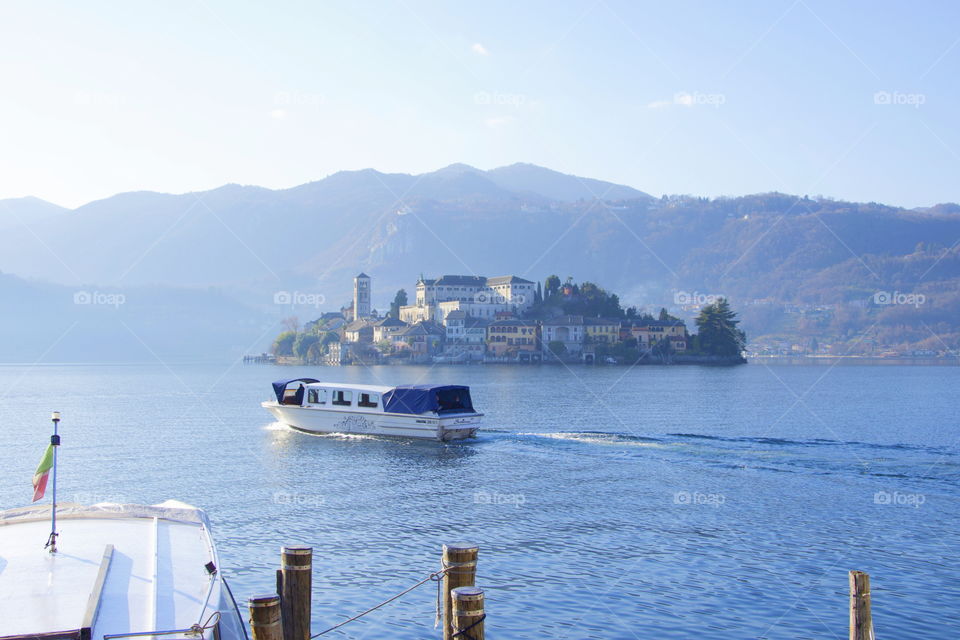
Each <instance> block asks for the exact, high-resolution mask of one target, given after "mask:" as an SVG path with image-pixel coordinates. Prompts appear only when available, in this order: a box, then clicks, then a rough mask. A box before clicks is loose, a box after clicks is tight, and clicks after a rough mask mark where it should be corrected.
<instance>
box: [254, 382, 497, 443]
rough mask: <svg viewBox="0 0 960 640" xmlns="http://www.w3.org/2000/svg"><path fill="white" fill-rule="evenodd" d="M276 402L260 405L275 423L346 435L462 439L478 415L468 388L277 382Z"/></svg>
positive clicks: (477, 425) (474, 427)
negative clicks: (274, 419) (271, 415)
mask: <svg viewBox="0 0 960 640" xmlns="http://www.w3.org/2000/svg"><path fill="white" fill-rule="evenodd" d="M273 391H274V394H275V395H276V398H277V399H276V400H270V401H267V402H264V403H262V406H263V407H264V408H265V409H267V410H268V411H269V412H270V413H272V414H273V416H274V417H275V418H276V419H277V420H278V421H279V422H282V423H284V424H286V425H289V426H290V427H292V428H294V429H297V430H299V431H305V432H307V433H345V434H367V435H382V436H402V437H408V438H427V439H433V440H441V441H445V440H460V439H463V438H470V437H473V436H474V435H476V433H477V429H479V428H480V418H481V417H482V416H483V414H482V413H478V412H477V411H475V410H474V408H473V401H472V400H471V398H470V387H465V386H460V385H408V386H400V387H385V386H375V385H358V384H344V383H339V382H319V381H317V380H314V379H313V378H295V379H292V380H277V381H276V382H274V383H273Z"/></svg>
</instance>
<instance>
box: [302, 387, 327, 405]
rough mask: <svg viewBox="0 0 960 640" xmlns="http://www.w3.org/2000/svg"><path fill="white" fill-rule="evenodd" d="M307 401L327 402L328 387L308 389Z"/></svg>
mask: <svg viewBox="0 0 960 640" xmlns="http://www.w3.org/2000/svg"><path fill="white" fill-rule="evenodd" d="M307 402H309V403H310V404H327V390H326V389H308V390H307Z"/></svg>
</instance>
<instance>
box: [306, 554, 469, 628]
mask: <svg viewBox="0 0 960 640" xmlns="http://www.w3.org/2000/svg"><path fill="white" fill-rule="evenodd" d="M449 570H450V568H449V567H444V568H441V569H440V570H439V571H434V572H433V573H431V574H430V575H428V576H427V577H426V578H424V579H423V580H421V581H420V582H418V583H416V584H415V585H413V586H411V587H408V588H406V589H404V590H403V591H401V592H400V593H398V594H397V595H395V596H392V597H390V598H387V599H386V600H384V601H383V602H381V603H380V604H378V605H376V606H373V607H370V608H369V609H367V610H366V611H363V612H362V613H358V614H357V615H355V616H353V617H352V618H348V619H346V620H344V621H343V622H341V623H339V624H335V625H333V626H332V627H330V628H329V629H324V630H323V631H321V632H320V633H315V634H313V635H312V636H310V640H313V639H314V638H319V637H320V636H322V635H324V634H327V633H330V632H331V631H334V630H336V629H339V628H340V627H342V626H343V625H345V624H348V623H350V622H353V621H354V620H358V619H360V618H362V617H363V616H365V615H367V614H368V613H372V612H374V611H376V610H377V609H379V608H380V607H383V606H385V605H388V604H390V603H391V602H393V601H394V600H397V599H398V598H401V597H403V596H405V595H407V594H408V593H410V592H411V591H413V590H414V589H416V588H417V587H420V586H423V585H424V584H426V583H428V582H430V581H431V580H432V581H434V582H436V583H437V585H439V584H440V581H441V579H442V578H443V575H444V574H445V573H446V572H447V571H449ZM439 592H440V588H439V586H438V587H437V593H438V594H439ZM437 615H439V613H438V614H437Z"/></svg>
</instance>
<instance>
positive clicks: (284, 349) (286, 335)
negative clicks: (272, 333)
mask: <svg viewBox="0 0 960 640" xmlns="http://www.w3.org/2000/svg"><path fill="white" fill-rule="evenodd" d="M296 339H297V332H296V331H284V332H283V333H281V334H280V335H278V336H277V339H276V340H274V341H273V347H272V348H271V350H272V351H273V355H275V356H292V355H293V341H294V340H296Z"/></svg>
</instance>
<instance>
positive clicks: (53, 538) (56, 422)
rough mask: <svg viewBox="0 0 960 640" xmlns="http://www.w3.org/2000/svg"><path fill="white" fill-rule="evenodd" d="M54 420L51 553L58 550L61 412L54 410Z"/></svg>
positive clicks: (51, 441) (49, 543)
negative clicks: (58, 469)
mask: <svg viewBox="0 0 960 640" xmlns="http://www.w3.org/2000/svg"><path fill="white" fill-rule="evenodd" d="M50 419H51V420H52V421H53V435H52V436H50V444H51V445H53V507H52V508H51V510H50V538H49V539H48V540H47V546H49V547H50V553H56V552H57V449H58V448H60V434H59V433H57V427H59V426H60V412H59V411H54V412H53V413H52V414H51V415H50Z"/></svg>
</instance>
